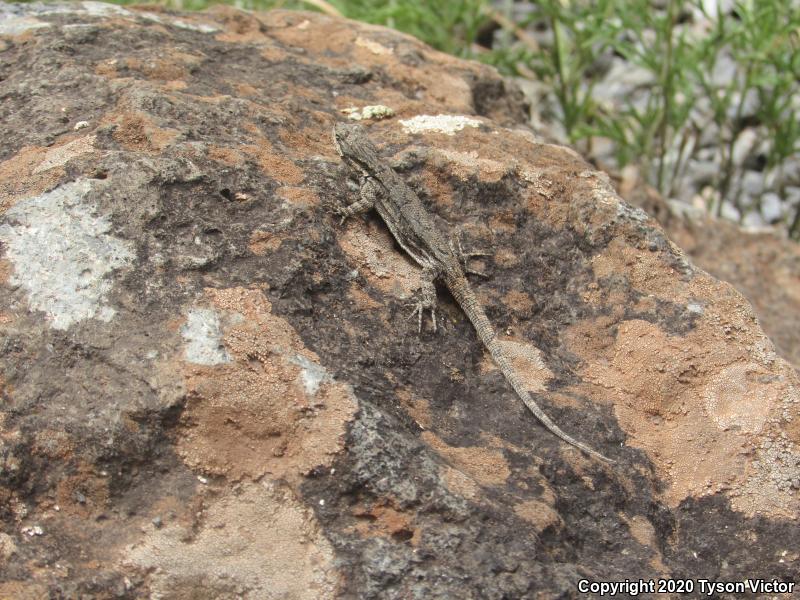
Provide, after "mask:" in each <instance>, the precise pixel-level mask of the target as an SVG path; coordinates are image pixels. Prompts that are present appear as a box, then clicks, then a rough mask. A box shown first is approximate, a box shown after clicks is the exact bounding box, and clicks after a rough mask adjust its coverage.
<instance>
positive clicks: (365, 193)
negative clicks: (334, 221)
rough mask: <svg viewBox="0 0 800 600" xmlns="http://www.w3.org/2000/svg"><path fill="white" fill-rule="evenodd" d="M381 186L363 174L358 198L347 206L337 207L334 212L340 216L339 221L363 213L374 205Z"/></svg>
mask: <svg viewBox="0 0 800 600" xmlns="http://www.w3.org/2000/svg"><path fill="white" fill-rule="evenodd" d="M380 190H381V186H380V185H379V184H378V183H376V182H375V181H374V180H373V179H372V178H371V177H368V176H365V177H362V178H361V190H360V194H359V197H358V200H356V201H355V202H353V203H352V204H349V205H347V206H344V207H341V208H339V209H338V210H337V211H336V213H337V214H338V215H340V216H341V217H342V220H341V223H344V222H345V220H347V218H348V217H352V216H355V215H358V214H361V213H365V212H367V211H368V210H370V209H371V208H372V207H373V206H375V201H376V200H377V199H378V194H379V193H380Z"/></svg>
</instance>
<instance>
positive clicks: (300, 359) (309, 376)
mask: <svg viewBox="0 0 800 600" xmlns="http://www.w3.org/2000/svg"><path fill="white" fill-rule="evenodd" d="M290 361H291V362H292V363H294V364H296V365H297V366H298V367H300V377H301V379H302V380H303V388H304V389H305V391H306V394H308V395H309V396H315V395H316V394H317V391H318V390H319V386H320V385H321V384H323V383H325V382H326V381H331V377H330V375H328V371H326V370H325V367H323V366H322V365H319V364H317V363H315V362H312V361H310V360H308V359H307V358H306V357H305V356H303V355H301V354H297V355H295V356H294V357H292V358H291V359H290Z"/></svg>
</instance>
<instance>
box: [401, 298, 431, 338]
mask: <svg viewBox="0 0 800 600" xmlns="http://www.w3.org/2000/svg"><path fill="white" fill-rule="evenodd" d="M406 306H413V307H414V310H413V311H411V314H410V315H408V318H409V319H410V318H411V317H413V316H414V315H418V324H419V325H418V333H422V313H423V311H424V310H425V309H426V308H429V309H430V311H431V323H432V324H433V331H434V332H435V331H436V307H435V306H429V305H427V304H426V303H425V302H423V301H422V300H420V301H419V302H412V303H411V304H406Z"/></svg>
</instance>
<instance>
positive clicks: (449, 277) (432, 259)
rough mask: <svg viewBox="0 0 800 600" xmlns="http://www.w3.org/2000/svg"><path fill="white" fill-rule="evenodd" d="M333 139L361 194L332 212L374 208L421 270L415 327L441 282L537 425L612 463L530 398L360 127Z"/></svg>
mask: <svg viewBox="0 0 800 600" xmlns="http://www.w3.org/2000/svg"><path fill="white" fill-rule="evenodd" d="M333 143H334V146H335V147H336V151H337V152H338V153H339V156H341V157H342V160H343V161H344V162H345V163H346V164H347V165H348V166H349V167H350V168H351V169H352V170H353V171H354V172H355V173H357V174H358V175H360V181H361V197H360V198H359V199H358V200H356V201H355V202H353V203H352V204H350V205H349V206H347V207H344V208H340V209H339V210H338V213H339V214H340V215H341V216H342V221H344V220H345V219H346V218H347V217H350V216H353V215H356V214H358V213H362V212H366V211H368V210H370V209H371V208H374V209H375V210H376V211H377V213H378V214H379V215H380V217H381V219H383V221H384V223H386V226H387V227H388V228H389V230H390V231H391V232H392V235H393V236H394V238H395V240H397V243H398V244H400V247H401V248H403V250H405V251H406V253H407V254H408V255H409V256H410V257H411V258H412V259H413V260H414V262H416V263H417V264H418V265H419V266H420V267H422V269H423V273H424V281H425V285H424V286H423V288H422V289H421V290H420V297H419V301H418V303H417V308H416V310H415V311H414V312H415V313H416V312H419V318H420V326H421V320H422V311H423V310H424V309H426V308H427V309H430V311H431V315H432V319H433V325H434V329H435V327H436V317H435V314H434V308H435V304H436V289H435V288H434V286H433V281H434V280H436V279H438V280H440V281H443V282H444V284H445V285H446V286H447V289H448V290H450V293H451V294H452V295H453V298H455V300H456V302H458V305H459V306H460V307H461V310H463V311H464V314H465V315H467V318H468V319H469V320H470V321H471V322H472V325H473V326H474V327H475V331H476V332H477V333H478V337H479V338H480V339H481V341H482V342H483V344H484V346H485V347H486V349H487V350H489V353H490V354H491V355H492V358H493V359H494V362H495V363H496V364H497V366H498V367H500V370H501V371H502V372H503V375H504V376H505V378H506V380H507V381H508V382H509V383H510V384H511V387H513V388H514V391H515V392H516V393H517V395H518V396H519V397H520V398H521V399H522V401H523V402H524V403H525V405H526V406H527V407H528V408H529V409H530V410H531V412H532V413H533V414H534V415H536V418H538V419H539V420H540V421H541V422H542V424H543V425H544V426H545V427H547V429H549V430H550V431H551V432H552V433H554V434H555V435H557V436H558V437H559V438H561V439H562V440H564V441H565V442H567V443H568V444H572V445H573V446H575V447H576V448H580V449H581V450H583V451H584V452H586V453H587V454H589V455H591V456H594V457H595V458H599V459H601V460H604V461H607V462H614V461H612V460H611V459H609V458H606V457H605V456H603V455H602V454H600V453H599V452H596V451H595V450H592V449H591V448H590V447H589V446H587V445H586V444H583V443H581V442H579V441H577V440H575V439H574V438H572V437H571V436H569V435H567V434H566V433H564V432H563V431H562V430H561V428H560V427H558V425H556V424H555V423H554V422H553V421H552V420H551V419H550V417H548V416H547V415H546V414H545V412H544V411H543V410H542V409H541V408H540V407H539V405H537V404H536V402H534V400H533V398H532V397H531V395H530V394H529V392H528V390H527V389H526V388H525V384H524V383H523V382H522V379H520V377H519V375H518V374H517V373H516V371H515V370H514V368H513V367H512V366H511V362H510V360H509V359H508V357H507V356H506V354H505V352H504V351H503V347H502V345H501V344H500V342H499V341H498V340H497V335H496V334H495V331H494V328H493V327H492V324H491V323H490V322H489V319H488V318H487V317H486V313H484V311H483V308H482V307H481V305H480V303H479V302H478V299H477V297H476V296H475V292H474V291H473V290H472V287H471V286H470V284H469V281H468V280H467V277H466V275H465V272H464V269H463V268H462V267H461V253H460V250H457V249H456V246H455V244H453V243H452V242H450V241H448V240H447V239H445V237H444V235H442V233H441V232H440V231H439V228H438V227H437V226H436V225H435V224H434V222H433V218H432V217H431V215H430V214H429V213H428V211H427V210H426V209H425V207H424V205H423V204H422V201H421V200H420V199H419V197H418V196H417V195H416V194H415V193H414V191H413V190H412V189H411V188H410V187H409V186H408V185H407V184H406V182H405V181H404V180H403V179H402V178H401V177H400V176H399V175H398V174H397V173H396V172H395V170H394V169H393V168H392V167H391V166H389V165H388V164H387V162H386V161H385V160H383V159H381V157H380V155H379V154H378V150H377V149H376V148H375V145H374V144H373V143H372V142H371V141H370V139H369V137H368V136H367V133H366V131H365V130H364V128H363V127H360V126H357V125H347V124H343V123H337V124H336V125H334V128H333Z"/></svg>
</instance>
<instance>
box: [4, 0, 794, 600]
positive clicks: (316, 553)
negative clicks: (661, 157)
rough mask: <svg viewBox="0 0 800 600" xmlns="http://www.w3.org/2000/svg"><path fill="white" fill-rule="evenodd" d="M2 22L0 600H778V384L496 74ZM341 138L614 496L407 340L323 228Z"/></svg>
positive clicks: (399, 287) (327, 32)
mask: <svg viewBox="0 0 800 600" xmlns="http://www.w3.org/2000/svg"><path fill="white" fill-rule="evenodd" d="M0 11H1V12H0V123H1V125H0V127H1V128H2V140H0V211H2V216H0V243H1V244H2V258H0V282H1V283H2V290H3V292H2V294H1V295H0V332H1V335H2V350H3V351H2V356H0V390H1V393H2V405H1V406H0V411H1V412H0V428H2V429H0V432H1V436H2V437H1V438H0V441H2V446H0V456H1V457H2V463H0V467H1V470H0V499H1V500H2V501H1V502H0V527H1V528H2V531H1V532H0V553H1V555H2V558H3V560H2V561H0V597H2V598H6V597H8V598H21V597H24V598H28V597H30V598H38V597H52V598H145V597H151V598H252V599H263V598H267V599H269V598H404V599H405V598H426V599H429V598H498V599H499V598H540V597H543V598H550V597H574V596H577V595H578V592H577V588H576V584H577V582H578V581H579V580H580V579H584V578H585V579H590V580H624V579H626V578H628V579H637V578H645V579H649V578H658V577H681V578H686V577H691V578H701V577H702V578H711V579H721V580H741V579H743V578H746V577H761V578H777V579H779V580H787V581H788V580H792V579H793V578H796V577H797V573H798V561H799V560H800V558H799V557H798V545H797V540H798V539H800V525H799V524H798V521H797V517H798V506H799V505H800V499H799V497H798V494H800V491H799V490H798V487H800V452H798V444H800V419H799V418H798V416H797V413H798V407H800V404H798V379H797V375H796V373H795V371H794V369H793V368H792V367H791V366H790V365H789V364H788V363H787V362H785V361H784V360H783V359H782V358H780V357H778V356H777V355H776V352H775V348H774V346H773V344H772V342H770V340H769V339H768V338H767V337H766V336H765V335H764V333H763V332H762V330H761V328H760V326H759V324H758V323H757V321H756V318H755V316H754V313H753V310H752V309H751V307H750V305H749V304H748V302H747V301H746V300H745V299H744V298H743V297H742V296H741V295H740V294H739V293H738V292H737V291H735V290H734V288H733V287H731V286H730V285H729V284H726V283H722V282H720V281H718V280H717V279H714V278H713V277H711V276H710V275H708V274H707V273H705V272H704V271H702V270H700V269H698V268H697V267H695V266H693V265H692V263H691V262H690V261H689V260H688V258H687V257H686V255H685V254H684V253H683V252H682V251H681V250H680V249H679V248H678V247H677V246H675V245H674V244H672V243H671V242H670V241H669V240H668V239H667V238H666V237H665V234H664V232H663V230H662V229H661V228H660V227H659V225H658V224H657V223H656V222H655V221H654V220H653V219H651V218H649V217H647V216H646V215H645V213H644V212H642V211H641V210H639V209H634V208H631V207H630V206H628V205H626V204H624V203H623V202H622V201H621V200H620V199H619V197H618V196H617V195H616V193H615V191H614V190H613V188H612V187H611V185H610V183H609V181H608V178H607V177H606V176H605V175H603V174H602V173H598V172H594V171H593V170H592V169H591V168H590V167H589V166H588V165H587V164H586V163H585V162H584V161H583V160H581V158H580V157H579V156H577V155H575V154H574V153H573V152H571V151H569V150H567V149H564V148H561V147H557V146H552V145H548V144H544V143H541V141H540V140H537V138H536V137H535V136H534V135H532V134H531V133H530V131H529V130H528V129H526V125H525V123H526V107H525V106H524V104H523V102H522V101H521V99H520V98H521V96H520V94H518V93H517V92H516V91H515V89H513V87H510V86H508V85H507V84H505V83H504V82H503V80H502V79H500V78H499V77H498V76H497V74H496V73H495V72H494V71H492V70H491V69H490V68H488V67H484V66H481V65H478V64H475V63H467V62H462V61H459V60H457V59H454V58H452V57H448V56H445V55H443V54H440V53H437V52H435V51H433V50H431V49H430V48H427V47H425V46H424V45H422V44H420V43H419V42H417V41H415V40H414V39H411V38H409V37H406V36H403V35H400V34H397V33H394V32H391V31H388V30H386V29H382V28H378V27H370V26H365V25H359V24H356V23H352V22H348V21H344V20H338V19H333V18H327V17H323V16H320V15H315V14H305V13H294V12H272V13H269V14H261V15H251V14H247V13H244V12H238V11H235V10H231V9H215V10H212V11H210V12H207V13H202V14H191V15H190V14H177V13H170V12H165V11H162V10H158V9H155V8H146V7H145V8H136V9H123V8H118V7H113V6H108V5H103V4H98V3H82V4H70V5H47V6H40V5H16V6H12V5H0ZM365 107H388V108H389V109H391V111H388V110H386V109H385V108H371V109H369V110H364V109H365ZM391 113H393V115H392V114H391ZM359 115H371V116H373V117H379V116H381V117H387V118H384V119H382V120H370V121H368V122H367V126H368V128H369V131H370V135H371V136H372V138H373V139H374V140H375V142H376V143H377V144H378V145H379V146H380V147H381V149H382V151H383V152H384V153H385V156H386V157H387V160H389V161H391V162H392V164H394V165H395V167H396V168H397V169H398V170H399V171H400V172H401V173H402V175H403V176H404V177H405V178H406V179H407V181H408V182H409V184H410V185H411V186H412V187H414V189H416V190H417V191H418V193H419V194H420V196H421V198H422V199H423V201H424V202H425V203H426V204H427V205H428V206H429V207H430V209H431V211H432V212H434V213H435V214H436V215H437V220H438V221H439V223H440V224H441V226H442V227H443V228H444V229H446V230H447V231H448V233H455V232H456V231H461V232H462V236H461V237H462V242H463V244H464V245H465V246H466V247H467V248H472V249H480V250H485V251H488V252H489V253H490V255H489V256H488V257H485V258H484V259H483V260H482V261H478V263H480V262H482V263H483V264H482V265H480V264H477V265H474V266H481V267H482V268H483V270H484V271H486V273H487V277H484V278H476V279H475V280H474V285H475V288H476V290H477V293H478V294H479V296H480V297H481V298H482V300H483V301H484V302H485V304H486V306H487V307H488V308H487V312H488V314H489V316H490V318H491V319H492V321H493V322H494V323H495V324H496V326H497V327H498V329H499V330H500V331H502V332H503V338H504V340H505V341H506V342H507V343H508V344H509V350H510V352H512V353H513V354H514V356H515V357H516V358H515V360H516V362H517V365H518V367H519V369H520V370H521V372H523V373H524V375H525V377H526V378H527V379H528V380H529V381H530V386H531V390H532V391H533V393H534V394H535V396H536V399H537V401H538V402H540V403H541V404H542V406H544V407H545V408H546V410H547V411H548V412H549V413H550V415H551V416H552V417H553V418H554V419H555V420H556V421H557V422H558V423H559V424H560V425H561V427H562V428H564V429H565V430H566V431H567V432H569V433H570V434H571V435H574V436H575V437H577V438H579V439H581V440H582V441H585V442H586V443H588V444H590V445H591V446H592V447H594V448H596V449H597V450H598V451H600V452H602V453H603V454H606V455H608V456H610V457H612V458H614V459H615V460H616V461H617V463H616V464H615V465H606V464H600V463H598V462H596V461H594V460H591V459H589V458H587V457H586V456H584V455H582V454H581V453H580V452H579V451H577V450H575V449H574V448H571V447H569V446H567V445H565V444H563V443H561V442H560V441H559V440H558V439H557V438H556V437H554V436H553V435H550V434H549V433H547V432H546V431H545V430H544V429H543V428H542V427H541V426H540V425H539V424H538V423H537V422H536V420H535V419H534V418H533V417H532V416H531V415H530V414H529V413H528V412H527V410H526V409H525V407H524V406H523V404H522V402H521V401H520V400H519V399H518V398H517V397H515V395H514V393H513V391H512V390H511V388H510V387H509V386H508V385H507V384H506V382H505V381H504V380H503V378H502V376H501V375H500V373H499V372H498V371H497V370H496V369H495V368H494V367H493V365H492V363H491V360H490V359H489V358H488V357H487V355H486V353H485V352H484V349H483V348H482V346H481V345H480V343H479V341H478V339H477V337H476V336H475V334H474V332H473V331H472V329H471V327H470V325H469V323H468V322H467V321H466V319H465V317H464V316H463V314H462V313H461V312H460V310H459V309H458V307H457V306H456V305H454V304H453V302H452V301H451V299H450V298H448V297H447V295H446V294H445V293H443V292H442V293H440V296H441V298H440V302H441V304H440V314H439V320H440V324H441V328H440V329H441V330H440V331H439V332H438V333H433V332H432V331H431V330H430V329H426V330H424V331H423V333H422V335H417V332H416V323H415V322H414V321H413V320H411V321H409V320H407V319H406V316H407V314H408V312H409V311H410V309H409V308H408V307H407V306H406V304H407V303H409V302H410V301H411V298H412V295H413V293H414V290H415V287H416V286H417V284H418V282H419V273H418V271H417V270H416V269H415V268H413V266H412V265H411V264H410V263H409V262H408V260H407V259H406V258H405V257H404V256H403V255H402V254H401V253H400V252H399V251H398V249H397V248H396V247H395V245H394V243H393V242H392V240H391V238H390V236H389V234H388V232H387V231H386V229H385V227H384V226H383V224H382V223H381V222H380V221H379V220H377V219H376V218H375V217H374V216H367V217H366V218H362V219H352V220H351V221H349V222H348V223H346V224H345V225H340V224H339V220H338V218H336V217H334V216H332V214H331V212H330V209H331V208H332V207H334V206H335V205H337V204H338V203H344V202H350V201H352V200H353V199H354V198H355V193H354V191H353V186H352V185H349V184H348V181H347V174H346V171H345V169H343V168H342V166H341V164H340V161H339V160H338V157H337V156H336V154H335V152H334V149H333V146H332V144H331V140H330V130H331V126H332V124H333V123H334V122H335V121H336V120H338V119H347V118H349V117H350V116H359ZM441 115H444V117H443V116H441Z"/></svg>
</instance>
